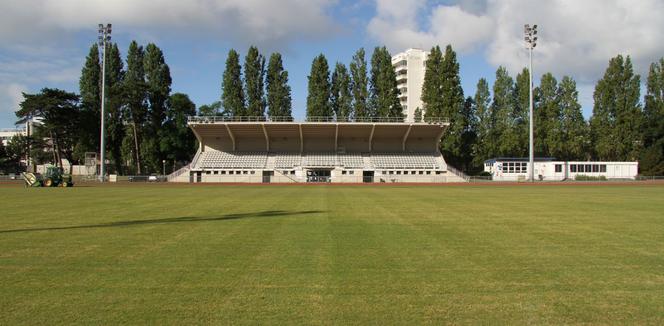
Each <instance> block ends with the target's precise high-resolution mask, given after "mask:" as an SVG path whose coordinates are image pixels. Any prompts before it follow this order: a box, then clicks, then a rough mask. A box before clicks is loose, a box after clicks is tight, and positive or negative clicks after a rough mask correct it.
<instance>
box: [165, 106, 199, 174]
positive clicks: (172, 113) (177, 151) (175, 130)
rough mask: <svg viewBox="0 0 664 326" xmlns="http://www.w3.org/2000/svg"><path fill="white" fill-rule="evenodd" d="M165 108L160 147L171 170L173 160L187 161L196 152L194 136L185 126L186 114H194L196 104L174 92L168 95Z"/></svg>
mask: <svg viewBox="0 0 664 326" xmlns="http://www.w3.org/2000/svg"><path fill="white" fill-rule="evenodd" d="M167 108H168V110H167V115H166V121H165V122H164V127H163V132H162V134H161V138H160V140H161V141H160V149H161V152H162V153H165V156H164V159H165V160H166V163H167V166H168V167H169V170H171V171H172V170H173V169H174V166H173V164H174V162H180V163H182V162H187V161H189V160H191V159H192V157H193V155H194V153H195V152H196V137H195V136H194V134H193V132H192V131H191V129H190V128H189V127H188V126H187V116H190V115H195V114H196V105H195V104H194V103H193V102H192V101H191V100H190V99H189V96H187V95H185V94H182V93H175V94H173V95H171V96H170V98H169V100H168V107H167Z"/></svg>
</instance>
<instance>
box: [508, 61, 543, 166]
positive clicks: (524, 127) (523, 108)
mask: <svg viewBox="0 0 664 326" xmlns="http://www.w3.org/2000/svg"><path fill="white" fill-rule="evenodd" d="M533 96H534V97H535V99H536V98H537V92H535V91H534V92H533ZM514 99H515V102H514V113H513V115H512V116H513V118H514V122H516V123H515V124H514V129H515V130H514V132H515V135H516V141H517V142H518V145H517V146H516V148H518V149H519V150H518V151H517V152H516V153H515V156H524V157H525V156H526V155H528V145H529V144H528V142H529V140H528V139H529V129H530V126H529V121H530V118H529V112H530V71H529V70H528V68H523V70H522V71H521V72H520V73H519V74H518V75H517V76H516V83H515V84H514ZM533 114H537V111H535V112H534V113H533ZM535 121H537V119H535ZM537 125H538V124H537V123H535V127H536V126H537ZM535 134H536V135H537V133H535ZM538 137H539V136H538ZM536 139H537V138H536Z"/></svg>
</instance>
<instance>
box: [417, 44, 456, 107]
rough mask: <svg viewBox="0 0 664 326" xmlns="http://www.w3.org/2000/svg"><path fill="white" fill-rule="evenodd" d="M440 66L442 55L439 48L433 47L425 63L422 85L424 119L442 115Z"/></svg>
mask: <svg viewBox="0 0 664 326" xmlns="http://www.w3.org/2000/svg"><path fill="white" fill-rule="evenodd" d="M442 65H443V53H442V51H441V50H440V47H439V46H434V47H432V48H431V51H430V52H429V57H428V58H427V61H426V65H425V70H424V83H423V84H422V105H423V111H424V116H425V117H440V116H442V115H443V94H442V85H441V83H442ZM448 118H449V117H448Z"/></svg>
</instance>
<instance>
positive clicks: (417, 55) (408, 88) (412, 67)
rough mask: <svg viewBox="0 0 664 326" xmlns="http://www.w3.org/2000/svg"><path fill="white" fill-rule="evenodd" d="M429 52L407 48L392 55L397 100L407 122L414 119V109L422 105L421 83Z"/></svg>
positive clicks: (422, 82) (421, 107)
mask: <svg viewBox="0 0 664 326" xmlns="http://www.w3.org/2000/svg"><path fill="white" fill-rule="evenodd" d="M428 56H429V52H427V51H423V50H420V49H408V50H406V51H404V52H401V53H398V54H396V55H394V56H393V57H392V66H393V67H394V71H395V72H396V74H397V88H398V89H399V102H400V103H401V107H402V108H403V113H404V115H405V116H406V121H407V122H412V121H415V110H417V109H418V108H420V109H421V110H424V108H423V106H422V85H423V84H424V72H425V71H426V67H425V64H426V60H427V57H428Z"/></svg>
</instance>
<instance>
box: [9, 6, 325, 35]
mask: <svg viewBox="0 0 664 326" xmlns="http://www.w3.org/2000/svg"><path fill="white" fill-rule="evenodd" d="M334 2H335V1H334V0H280V1H272V0H187V1H182V0H162V1H156V0H154V1H151V0H142V1H141V0H113V1H108V0H32V1H3V2H2V4H0V41H12V42H15V43H16V42H19V43H20V42H23V41H34V40H48V39H49V38H50V37H52V36H54V35H58V34H62V33H68V32H77V31H84V30H95V27H96V26H97V24H98V23H104V22H112V23H113V24H114V25H115V27H116V29H115V30H114V32H122V31H124V32H125V33H127V31H131V30H132V28H140V29H141V30H143V31H149V32H150V33H153V34H158V35H161V36H169V35H173V33H180V32H185V33H188V35H190V36H194V37H195V36H198V35H200V34H204V35H205V36H206V38H207V39H210V37H214V38H217V39H218V40H220V41H223V40H225V39H229V38H230V39H232V40H233V41H236V42H243V43H244V42H247V43H256V44H259V45H265V46H271V45H273V44H279V43H283V42H288V41H291V40H297V39H300V38H310V37H320V36H322V35H329V34H330V33H331V32H333V31H334V30H335V27H334V23H333V21H332V19H331V18H330V17H329V16H328V15H327V13H326V10H327V9H328V7H329V6H331V5H332V4H333V3H334Z"/></svg>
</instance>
